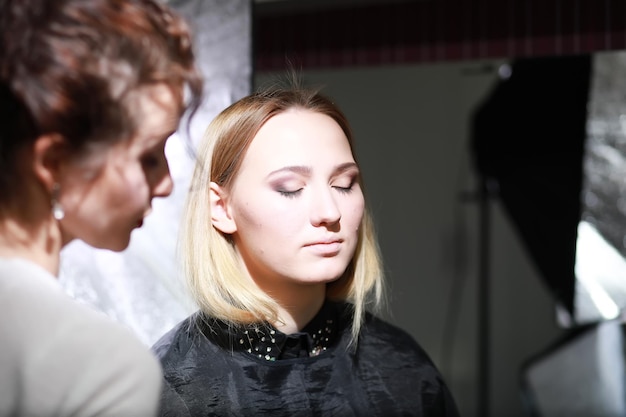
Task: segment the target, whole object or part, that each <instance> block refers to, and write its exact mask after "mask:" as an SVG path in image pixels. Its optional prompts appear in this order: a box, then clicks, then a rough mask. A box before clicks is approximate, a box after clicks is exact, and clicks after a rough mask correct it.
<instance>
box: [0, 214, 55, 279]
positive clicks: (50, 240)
mask: <svg viewBox="0 0 626 417" xmlns="http://www.w3.org/2000/svg"><path fill="white" fill-rule="evenodd" d="M50 218H51V216H50ZM61 247H62V243H61V233H60V231H59V228H58V225H57V223H56V221H54V220H46V221H42V222H40V223H39V224H37V225H33V224H30V223H29V222H27V221H25V220H22V221H20V219H19V218H16V217H4V218H0V256H2V257H5V258H22V259H26V260H29V261H31V262H34V263H36V264H38V265H39V266H41V267H43V268H44V269H46V270H47V271H48V272H50V273H51V274H52V275H54V276H57V275H58V273H59V254H60V252H61Z"/></svg>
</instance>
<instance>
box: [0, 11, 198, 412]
mask: <svg viewBox="0 0 626 417" xmlns="http://www.w3.org/2000/svg"><path fill="white" fill-rule="evenodd" d="M201 93H202V79H201V76H200V72H199V70H198V68H197V67H196V64H195V59H194V54H193V51H192V47H191V36H190V33H189V29H188V27H187V25H186V24H185V22H184V21H183V19H182V18H181V17H180V16H178V15H177V14H176V13H174V12H173V11H172V10H170V9H169V8H167V7H166V6H164V5H163V4H162V3H161V2H159V1H157V0H54V1H50V0H0V113H1V114H2V121H3V122H2V125H1V126H0V190H1V192H0V334H1V335H2V354H0V415H3V416H4V415H11V416H22V415H24V416H67V415H76V416H89V415H98V416H144V415H146V416H147V415H153V414H154V413H155V412H156V408H157V399H158V395H159V392H160V380H161V376H160V375H161V370H160V367H159V364H158V361H156V359H155V358H154V357H153V356H152V354H151V353H150V351H149V350H148V349H147V347H145V346H143V344H142V343H141V342H140V341H139V340H138V339H136V338H135V336H134V335H132V333H131V332H130V330H128V329H126V328H124V327H123V326H121V325H119V324H116V323H114V322H112V321H111V320H109V319H107V318H106V317H105V316H104V315H103V314H101V313H98V312H95V311H93V310H91V309H89V308H88V307H85V306H83V305H80V304H78V303H77V302H75V301H73V300H72V299H70V298H69V297H68V296H66V295H65V293H64V292H63V291H62V289H61V287H60V286H59V285H58V282H57V281H56V276H57V274H58V270H59V253H60V251H61V249H62V248H63V247H64V246H65V245H66V244H67V243H68V242H70V241H72V240H74V239H80V240H83V241H84V242H86V243H88V244H90V245H92V246H94V247H97V248H104V249H110V250H113V251H121V250H123V249H125V248H126V247H127V245H128V243H129V240H130V236H131V232H132V231H133V230H134V229H135V228H137V227H140V226H141V224H142V222H143V219H144V218H145V216H147V215H148V214H149V213H150V211H151V201H152V199H153V198H155V197H164V196H167V195H169V194H170V193H171V190H172V179H171V177H170V174H169V169H168V164H167V161H166V159H165V154H164V146H165V142H166V140H167V139H168V137H169V136H170V135H171V134H172V133H173V132H174V131H176V130H177V128H178V126H179V123H180V121H181V119H182V118H183V116H184V115H185V114H187V115H188V116H189V115H190V114H191V113H193V111H194V110H195V109H196V108H197V107H198V105H199V102H200V99H201Z"/></svg>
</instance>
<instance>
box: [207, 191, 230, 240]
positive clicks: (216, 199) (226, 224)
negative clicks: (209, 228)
mask: <svg viewBox="0 0 626 417" xmlns="http://www.w3.org/2000/svg"><path fill="white" fill-rule="evenodd" d="M209 193H210V195H209V200H210V201H209V202H210V204H211V223H212V224H213V227H215V228H216V229H217V230H219V231H220V232H222V233H225V234H228V235H230V234H233V233H235V232H236V231H237V224H236V223H235V220H234V219H233V218H232V215H231V213H230V208H229V207H228V198H227V197H228V195H227V193H226V190H224V189H223V188H222V187H221V186H219V185H217V183H215V182H211V184H210V185H209Z"/></svg>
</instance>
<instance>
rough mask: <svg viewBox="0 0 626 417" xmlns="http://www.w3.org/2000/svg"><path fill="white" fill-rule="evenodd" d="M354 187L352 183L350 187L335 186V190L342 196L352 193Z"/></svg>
mask: <svg viewBox="0 0 626 417" xmlns="http://www.w3.org/2000/svg"><path fill="white" fill-rule="evenodd" d="M353 185H354V183H351V184H350V185H349V186H348V187H339V186H337V185H334V186H333V188H334V189H335V190H337V191H339V192H340V193H342V194H348V193H351V192H352V186H353Z"/></svg>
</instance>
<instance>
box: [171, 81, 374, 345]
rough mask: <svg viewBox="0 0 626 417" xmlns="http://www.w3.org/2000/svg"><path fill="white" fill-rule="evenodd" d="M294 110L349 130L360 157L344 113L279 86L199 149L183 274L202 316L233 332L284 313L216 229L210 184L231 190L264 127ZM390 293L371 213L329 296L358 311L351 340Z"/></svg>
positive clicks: (234, 111)
mask: <svg viewBox="0 0 626 417" xmlns="http://www.w3.org/2000/svg"><path fill="white" fill-rule="evenodd" d="M293 108H301V109H307V110H310V111H314V112H318V113H321V114H325V115H327V116H330V117H331V118H333V120H335V121H336V122H337V123H338V124H339V126H340V127H341V128H342V129H343V131H344V133H345V135H346V137H347V138H348V142H349V144H350V147H351V149H352V152H353V154H354V148H353V138H352V132H351V129H350V126H349V124H348V121H347V119H346V117H345V116H344V114H343V113H342V112H341V110H339V109H338V108H337V106H335V104H334V103H333V102H332V101H330V100H329V99H328V98H326V97H324V96H323V95H321V94H320V93H319V92H318V91H317V90H309V89H304V88H299V87H297V88H290V89H281V88H277V87H273V88H271V89H267V90H265V91H262V92H258V93H255V94H252V95H249V96H247V97H245V98H243V99H241V100H239V101H237V102H235V103H234V104H232V105H231V106H229V107H228V108H226V109H225V110H224V111H222V112H221V113H220V114H219V115H218V116H217V117H216V118H215V119H214V120H213V121H212V122H211V123H210V125H209V127H208V128H207V130H206V132H205V134H204V138H203V140H202V142H201V144H200V147H199V149H198V154H197V158H198V161H197V165H196V167H195V170H194V173H193V178H192V182H191V188H190V191H189V194H188V196H187V202H186V205H185V211H184V214H183V219H182V220H183V222H182V229H181V242H180V243H181V246H180V250H181V256H182V267H183V272H184V276H185V278H186V280H187V285H188V287H189V289H190V292H191V295H192V297H193V299H194V300H195V302H196V303H197V304H198V307H199V308H200V310H201V311H202V312H203V313H205V314H207V315H208V316H210V317H214V318H217V319H220V320H223V321H225V322H227V323H229V324H230V325H235V326H236V325H241V324H250V323H263V322H269V323H275V322H276V321H277V320H278V317H277V307H278V306H277V303H276V301H275V300H273V299H272V298H271V297H270V296H268V295H267V294H266V293H264V292H263V291H262V290H261V289H259V288H258V287H257V286H256V284H255V283H254V282H253V281H252V280H251V279H250V278H249V277H248V276H247V275H246V274H245V273H244V267H243V265H242V261H241V260H240V258H239V256H238V255H237V252H236V249H235V247H234V244H233V243H232V239H231V238H230V236H228V235H225V234H223V233H221V232H220V231H218V230H217V229H216V228H214V227H213V225H212V223H211V206H210V203H209V184H210V182H215V183H217V184H219V185H220V186H221V187H223V188H225V189H229V187H230V186H231V185H232V182H233V180H234V178H235V177H236V176H237V173H238V171H239V168H240V166H241V163H242V160H243V158H244V155H245V153H246V151H247V149H248V146H249V145H250V143H251V142H252V140H253V139H254V137H255V135H256V134H257V132H258V131H259V129H260V128H261V126H263V124H264V123H265V122H266V121H267V120H269V119H270V118H271V117H273V116H275V115H277V114H279V113H282V112H285V111H287V110H289V109H293ZM361 185H362V184H361ZM383 287H384V286H383V269H382V265H381V257H380V250H379V248H378V244H377V241H376V236H375V232H374V224H373V221H372V218H371V216H370V214H369V211H368V209H367V207H366V208H365V212H364V216H363V220H362V222H361V226H360V228H359V240H358V244H357V247H356V250H355V254H354V256H353V259H352V261H351V262H350V264H349V265H348V267H347V268H346V271H345V272H344V274H343V275H342V276H341V277H340V278H339V279H337V280H336V281H334V282H332V283H329V284H327V290H326V295H327V298H329V299H332V300H337V301H347V302H349V303H351V304H352V306H353V309H354V316H353V322H352V341H356V340H357V337H358V334H359V331H360V328H361V324H362V322H363V318H364V316H365V312H366V311H367V310H368V309H371V308H378V307H380V305H381V303H382V299H383V292H384V291H383Z"/></svg>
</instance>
